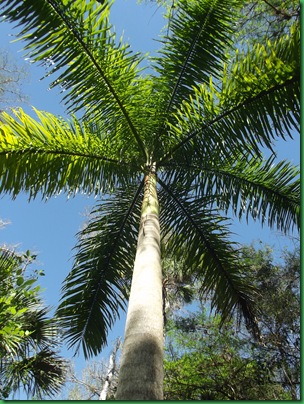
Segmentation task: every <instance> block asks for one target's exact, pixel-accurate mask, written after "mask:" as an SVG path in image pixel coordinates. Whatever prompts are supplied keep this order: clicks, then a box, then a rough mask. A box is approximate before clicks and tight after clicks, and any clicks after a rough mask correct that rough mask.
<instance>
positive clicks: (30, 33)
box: [1, 0, 146, 156]
mask: <svg viewBox="0 0 304 404" xmlns="http://www.w3.org/2000/svg"><path fill="white" fill-rule="evenodd" d="M1 7H2V9H3V10H4V11H3V14H5V18H6V19H7V20H8V21H14V20H15V19H18V20H19V21H20V25H22V26H23V27H24V28H23V29H22V30H21V32H20V36H21V37H22V39H25V40H27V42H28V44H27V45H26V47H25V49H27V50H28V57H29V58H31V59H32V60H35V61H41V62H43V63H45V64H49V65H50V66H51V69H50V72H49V73H48V74H51V73H53V74H54V73H56V74H57V73H59V75H58V77H57V78H56V80H54V81H53V83H52V86H55V85H59V86H60V87H61V88H62V89H63V91H65V92H66V93H65V95H64V96H63V99H64V101H65V102H66V103H67V104H68V105H69V111H70V112H76V111H80V110H85V112H86V116H87V118H90V117H94V119H95V120H96V117H99V119H100V118H101V117H106V120H105V119H104V120H103V122H105V121H106V122H107V126H108V130H111V132H112V133H114V131H115V130H116V129H117V125H118V124H119V125H122V126H123V128H124V136H129V137H131V138H132V139H134V137H135V139H136V142H137V143H138V145H139V147H140V148H141V151H142V153H143V154H144V156H146V150H145V147H144V144H143V142H142V140H141V138H140V136H139V134H138V130H137V128H136V127H135V126H134V124H133V121H132V119H131V117H130V112H129V111H128V108H129V99H130V96H131V95H134V94H135V93H136V91H137V90H139V89H140V87H138V86H137V85H136V84H137V75H138V73H139V71H140V70H139V68H138V64H139V62H140V60H141V59H140V57H139V56H138V55H131V52H130V51H129V49H128V46H127V45H123V44H122V42H121V41H119V42H118V43H117V41H116V40H115V35H114V34H113V33H111V26H110V25H109V22H108V15H109V6H108V5H107V2H106V3H105V4H104V5H103V6H100V5H97V2H96V1H95V0H90V1H86V0H76V1H75V0H73V1H71V0H69V1H64V2H60V1H56V0H42V1H39V2H32V1H31V0H26V1H25V2H22V4H20V1H19V0H15V1H13V2H9V1H4V2H2V4H1ZM46 15H47V18H45V16H46Z"/></svg>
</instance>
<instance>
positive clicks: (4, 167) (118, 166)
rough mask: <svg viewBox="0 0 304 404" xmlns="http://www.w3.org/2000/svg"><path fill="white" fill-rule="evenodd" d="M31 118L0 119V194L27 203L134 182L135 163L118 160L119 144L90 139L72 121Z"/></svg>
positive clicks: (84, 128)
mask: <svg viewBox="0 0 304 404" xmlns="http://www.w3.org/2000/svg"><path fill="white" fill-rule="evenodd" d="M36 113H37V115H38V118H39V119H40V122H39V121H36V120H34V119H33V118H31V117H30V116H29V115H26V114H25V113H23V111H22V110H20V111H19V112H15V114H16V117H17V119H14V118H13V117H11V116H10V115H9V114H6V113H4V114H3V115H2V120H3V122H0V131H1V138H0V175H1V177H0V192H7V193H11V194H12V196H13V197H15V196H16V195H17V194H18V193H19V192H20V191H26V192H28V193H29V197H30V198H35V197H36V196H37V194H38V193H41V195H42V198H48V197H50V196H53V195H56V194H58V193H60V192H61V191H66V192H68V193H70V194H75V193H77V192H78V191H80V192H82V193H87V194H92V193H93V194H100V192H109V191H111V190H112V189H113V187H115V186H116V184H117V183H120V184H121V185H124V184H125V183H127V182H129V181H130V180H131V181H132V178H133V179H134V178H136V176H137V174H136V168H137V167H136V165H135V161H136V160H133V162H132V161H128V162H127V161H122V158H121V149H122V148H123V147H124V145H125V140H119V139H116V140H115V139H113V138H111V139H109V136H110V135H109V134H107V133H103V134H100V133H98V132H96V133H92V132H91V130H90V127H89V126H88V125H81V124H80V123H79V122H78V121H77V120H76V118H74V120H73V121H72V122H65V121H64V120H63V119H61V118H56V117H55V116H54V115H52V114H49V113H46V112H39V111H36ZM134 157H135V155H134V154H133V158H134ZM137 158H138V160H139V156H137ZM142 161H143V162H144V159H143V160H142ZM137 162H138V161H137ZM137 162H136V164H137ZM115 172H116V175H115Z"/></svg>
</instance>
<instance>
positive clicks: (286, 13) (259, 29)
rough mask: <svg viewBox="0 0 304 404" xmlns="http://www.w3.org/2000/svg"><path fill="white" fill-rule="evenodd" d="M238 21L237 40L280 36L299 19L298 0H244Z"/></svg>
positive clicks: (260, 39)
mask: <svg viewBox="0 0 304 404" xmlns="http://www.w3.org/2000/svg"><path fill="white" fill-rule="evenodd" d="M242 15H243V17H242V18H241V19H240V21H239V22H238V25H239V28H240V30H239V40H247V41H250V42H251V43H252V42H254V41H256V40H257V39H258V40H259V41H263V40H264V41H266V40H269V39H273V38H280V37H282V36H283V35H285V34H286V33H287V32H288V31H289V29H290V27H291V26H292V25H293V24H295V23H297V24H298V25H299V21H300V2H299V1H298V0H283V1H280V0H246V1H245V2H244V7H243V10H242Z"/></svg>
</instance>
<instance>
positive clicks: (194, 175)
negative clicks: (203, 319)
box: [0, 0, 300, 399]
mask: <svg viewBox="0 0 304 404" xmlns="http://www.w3.org/2000/svg"><path fill="white" fill-rule="evenodd" d="M241 4H242V2H240V1H238V0H229V1H228V0H226V1H223V0H221V1H216V2H210V1H207V0H205V1H196V0H193V1H186V0H183V1H180V2H179V7H178V9H177V12H176V13H175V14H174V16H173V18H171V17H170V30H169V31H168V35H165V37H164V38H163V39H162V49H161V51H160V52H159V55H158V57H157V58H154V59H153V60H152V61H151V60H150V66H149V67H150V70H149V73H148V74H145V75H144V74H143V71H142V70H141V68H140V62H141V61H142V57H141V56H139V55H135V54H132V53H131V52H130V51H129V49H128V47H127V46H126V45H124V44H123V43H122V42H121V41H117V40H115V35H114V34H113V33H112V32H111V25H110V23H109V6H108V4H107V2H105V3H104V5H99V4H97V2H96V1H94V0H91V1H86V0H76V1H68V2H65V1H64V2H63V1H60V0H41V1H40V2H39V3H36V2H34V3H33V2H32V1H30V0H25V1H21V0H13V1H8V0H5V1H2V3H1V10H2V14H3V15H5V16H6V19H7V20H8V21H12V22H18V23H20V24H21V26H22V28H21V36H23V37H24V38H25V39H26V40H27V41H28V42H27V45H26V48H27V50H28V51H29V52H30V54H31V59H32V60H35V61H46V60H51V61H52V68H51V69H52V70H51V71H50V72H49V73H54V72H56V73H58V74H57V75H56V80H55V81H54V83H53V85H60V86H62V87H63V89H64V90H66V91H65V92H64V97H63V99H64V100H65V101H66V102H67V103H68V106H69V111H70V112H73V113H76V112H78V113H79V114H82V113H83V116H82V118H81V119H79V120H77V119H76V118H72V121H69V122H65V121H63V120H62V119H59V118H56V117H54V116H52V115H51V114H48V113H40V112H37V114H38V117H39V119H40V121H35V120H34V119H33V118H31V117H30V116H27V115H26V114H24V113H23V112H22V111H19V112H16V118H17V119H15V118H14V117H11V116H9V115H8V114H3V120H4V121H5V122H4V123H3V124H2V125H1V133H2V136H1V144H0V172H1V183H0V191H1V192H7V193H11V194H12V195H13V196H16V195H17V194H18V193H19V192H21V191H26V192H28V193H29V196H30V198H31V197H36V196H37V195H38V194H39V195H42V198H48V197H50V196H53V195H56V194H57V193H58V192H61V191H62V190H63V191H67V192H68V193H71V194H73V193H76V192H78V190H80V191H81V192H84V193H89V194H91V193H94V194H96V195H97V196H99V197H100V196H101V195H106V199H101V201H100V202H99V203H98V204H97V206H96V208H95V209H94V219H92V220H91V221H90V222H89V224H88V226H87V227H86V228H85V229H84V231H83V232H81V234H80V236H79V243H78V246H77V248H78V253H77V255H76V259H75V265H74V267H73V269H72V271H71V272H70V274H69V275H68V277H67V280H66V283H65V284H64V287H63V298H62V302H61V305H60V307H59V309H58V315H59V316H60V317H61V320H62V324H63V325H64V326H65V328H66V336H67V338H68V339H69V342H70V344H71V345H76V347H78V348H79V347H80V346H82V348H83V350H84V352H85V355H86V356H89V355H91V354H96V353H98V352H99V351H100V350H101V348H102V346H103V344H104V343H105V341H106V337H107V332H108V329H109V328H110V327H111V326H112V324H113V323H114V321H115V319H116V317H117V316H118V314H119V310H120V309H121V308H123V307H125V304H126V300H127V298H128V296H127V293H126V290H127V289H126V282H129V281H130V278H131V276H132V279H133V280H132V287H131V293H130V299H129V310H128V317H127V326H126V335H125V342H124V348H123V354H122V364H121V370H120V382H119V383H118V391H117V397H118V398H123V399H161V398H162V369H163V360H162V354H163V304H162V288H163V283H162V273H161V264H160V263H161V255H160V237H165V236H167V235H168V234H170V238H169V240H168V245H169V248H171V250H172V252H174V255H175V256H176V258H177V259H178V258H179V257H180V256H181V253H182V248H181V246H185V248H186V251H187V257H186V259H185V262H186V265H187V267H188V268H189V271H193V273H194V274H196V276H197V278H198V279H200V280H201V281H202V282H201V284H202V288H201V292H202V293H207V292H210V293H211V292H212V304H213V306H214V307H217V309H218V311H220V312H221V314H222V319H223V320H224V319H227V318H229V316H231V313H233V312H234V311H235V310H238V311H240V312H241V313H242V314H243V316H244V317H245V319H246V322H247V325H248V327H249V328H251V330H252V331H253V332H254V333H255V335H258V330H257V329H256V322H255V314H256V313H255V298H256V291H255V290H254V289H253V288H252V286H251V285H250V284H248V283H247V282H246V279H244V277H242V276H241V273H240V268H239V267H238V262H239V261H238V258H239V257H238V251H237V248H236V249H235V248H234V245H233V244H232V243H230V239H229V236H230V233H229V227H228V223H227V221H226V218H225V215H227V214H228V213H229V214H230V213H231V212H232V213H233V214H234V215H235V216H237V217H239V218H242V217H243V216H245V217H247V218H248V217H249V216H251V217H253V218H254V219H260V220H261V222H262V223H265V221H266V222H267V223H268V224H269V225H270V226H275V227H277V228H279V229H281V230H283V231H288V230H289V229H290V228H291V227H292V226H293V225H295V226H297V225H298V223H299V198H298V193H299V181H298V170H297V169H296V168H294V167H292V166H291V165H290V164H288V163H286V162H281V163H278V164H277V165H275V164H274V157H273V156H271V158H269V159H268V160H267V161H264V160H263V158H262V155H261V148H262V146H266V147H268V148H270V149H271V147H272V142H273V140H274V139H277V138H284V137H286V136H289V135H291V133H292V131H293V130H294V129H295V130H297V129H298V122H299V76H300V75H299V32H298V30H297V27H296V26H293V27H292V29H291V30H290V34H289V35H287V36H284V37H282V38H279V39H278V41H276V42H268V43H267V44H266V45H265V44H255V46H253V47H252V48H251V49H249V50H248V52H247V51H246V52H239V51H236V52H235V55H234V57H232V58H228V57H227V55H228V52H229V51H231V49H233V47H234V43H233V38H234V34H235V29H236V22H237V21H238V16H239V13H238V12H239V9H240V5H241ZM46 16H47V18H46ZM16 156H18V159H16ZM16 161H17V163H16ZM160 207H161V210H160ZM139 225H140V231H139V236H138V241H137V231H138V226H139ZM160 229H161V231H160ZM136 241H137V243H136ZM134 260H135V264H134V270H133V273H132V268H133V263H134ZM130 375H132V377H130Z"/></svg>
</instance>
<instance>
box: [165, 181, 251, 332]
mask: <svg viewBox="0 0 304 404" xmlns="http://www.w3.org/2000/svg"><path fill="white" fill-rule="evenodd" d="M160 184H161V186H162V188H163V190H162V191H161V192H160V196H159V201H160V206H161V208H162V210H161V216H160V223H161V226H162V229H163V231H164V235H163V236H168V234H174V237H169V241H168V243H169V246H170V249H171V250H172V251H173V252H174V255H175V257H177V258H178V257H179V254H182V255H181V258H182V259H184V260H185V265H186V266H188V267H189V268H191V269H192V271H193V273H195V274H196V277H197V279H198V280H200V281H202V283H201V284H202V286H201V293H202V294H203V295H204V296H206V295H211V296H212V299H211V302H212V307H214V308H215V309H216V310H217V311H219V312H221V314H222V318H223V321H225V320H227V319H229V318H230V317H231V315H232V314H233V313H235V312H238V313H240V314H241V315H243V316H244V318H245V321H246V323H247V325H248V327H249V328H250V329H251V330H252V331H253V333H254V334H255V335H256V336H258V328H257V320H256V315H257V309H256V307H257V305H256V299H257V291H256V290H255V289H254V288H253V287H252V286H251V285H249V284H248V282H246V279H244V278H243V276H242V271H241V267H240V264H239V257H238V253H237V248H236V247H235V248H233V245H234V244H235V243H231V242H229V243H227V241H228V239H229V236H230V235H231V233H230V232H229V230H228V227H227V224H226V223H225V219H224V218H223V217H222V216H221V215H219V214H218V213H217V212H216V211H215V210H212V209H211V208H210V207H209V203H210V198H209V197H202V198H200V200H198V199H195V198H193V196H191V195H190V196H189V195H187V194H186V193H183V191H182V190H181V189H180V190H179V192H178V193H177V191H176V189H175V190H173V189H172V188H171V187H170V186H168V184H165V183H163V182H162V181H161V180H160ZM185 252H186V253H185ZM185 254H186V255H185Z"/></svg>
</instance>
